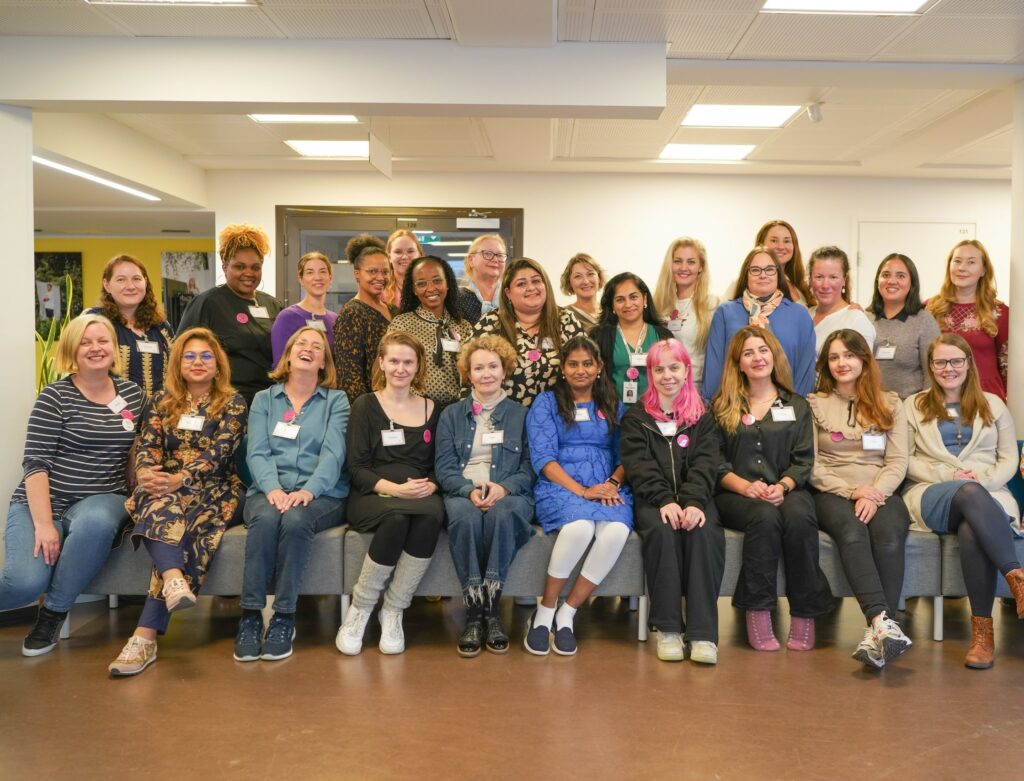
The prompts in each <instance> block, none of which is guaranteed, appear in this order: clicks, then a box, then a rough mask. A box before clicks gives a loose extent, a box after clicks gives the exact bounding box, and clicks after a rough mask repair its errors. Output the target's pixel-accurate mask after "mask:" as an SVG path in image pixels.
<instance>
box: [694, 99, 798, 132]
mask: <svg viewBox="0 0 1024 781" xmlns="http://www.w3.org/2000/svg"><path fill="white" fill-rule="evenodd" d="M801 108H802V106H725V105H717V104H711V103H699V104H697V105H695V106H691V107H690V110H689V111H687V112H686V116H685V117H683V122H682V125H683V127H782V126H783V125H784V124H786V122H788V121H789V119H790V118H791V117H792V116H793V115H794V114H796V112H798V111H799V110H800V109H801Z"/></svg>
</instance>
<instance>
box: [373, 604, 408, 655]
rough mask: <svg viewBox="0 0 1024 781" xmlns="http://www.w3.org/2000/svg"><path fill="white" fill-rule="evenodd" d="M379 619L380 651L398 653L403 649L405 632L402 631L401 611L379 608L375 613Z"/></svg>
mask: <svg viewBox="0 0 1024 781" xmlns="http://www.w3.org/2000/svg"><path fill="white" fill-rule="evenodd" d="M377 620H378V621H380V645H379V646H378V648H380V652H381V653H382V654H400V653H402V651H404V650H405V633H404V632H403V631H402V611H401V610H388V609H387V608H383V607H382V608H381V609H380V613H378V614H377Z"/></svg>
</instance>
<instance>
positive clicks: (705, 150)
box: [658, 144, 754, 162]
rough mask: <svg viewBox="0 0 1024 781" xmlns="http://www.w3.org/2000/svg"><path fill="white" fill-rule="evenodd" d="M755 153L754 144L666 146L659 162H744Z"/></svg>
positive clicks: (659, 157) (659, 156)
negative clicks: (745, 158)
mask: <svg viewBox="0 0 1024 781" xmlns="http://www.w3.org/2000/svg"><path fill="white" fill-rule="evenodd" d="M753 151H754V144H666V145H665V148H664V149H662V150H661V154H660V155H658V159H659V160H687V161H694V162H697V161H705V160H731V161H735V160H742V159H743V158H744V157H746V156H747V155H749V154H750V153H751V152H753Z"/></svg>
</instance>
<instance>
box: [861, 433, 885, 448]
mask: <svg viewBox="0 0 1024 781" xmlns="http://www.w3.org/2000/svg"><path fill="white" fill-rule="evenodd" d="M861 444H862V447H863V448H864V449H865V450H880V451H882V452H885V434H865V435H864V436H863V437H861Z"/></svg>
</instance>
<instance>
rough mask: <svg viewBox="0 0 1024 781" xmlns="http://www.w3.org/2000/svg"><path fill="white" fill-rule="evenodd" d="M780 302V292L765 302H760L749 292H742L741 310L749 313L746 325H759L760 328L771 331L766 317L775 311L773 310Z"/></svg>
mask: <svg viewBox="0 0 1024 781" xmlns="http://www.w3.org/2000/svg"><path fill="white" fill-rule="evenodd" d="M780 301H782V291H781V290H776V291H775V292H774V293H772V294H771V295H770V296H769V297H768V300H767V301H762V300H761V299H760V298H757V297H756V296H754V295H753V294H752V293H751V292H750V291H749V290H744V291H743V308H744V309H746V310H747V312H749V313H750V317H749V319H748V320H747V323H748V325H759V326H761V328H768V329H769V330H770V329H771V325H770V324H769V322H768V315H770V314H771V313H772V312H774V311H775V308H776V307H777V306H778V305H779V302H780Z"/></svg>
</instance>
